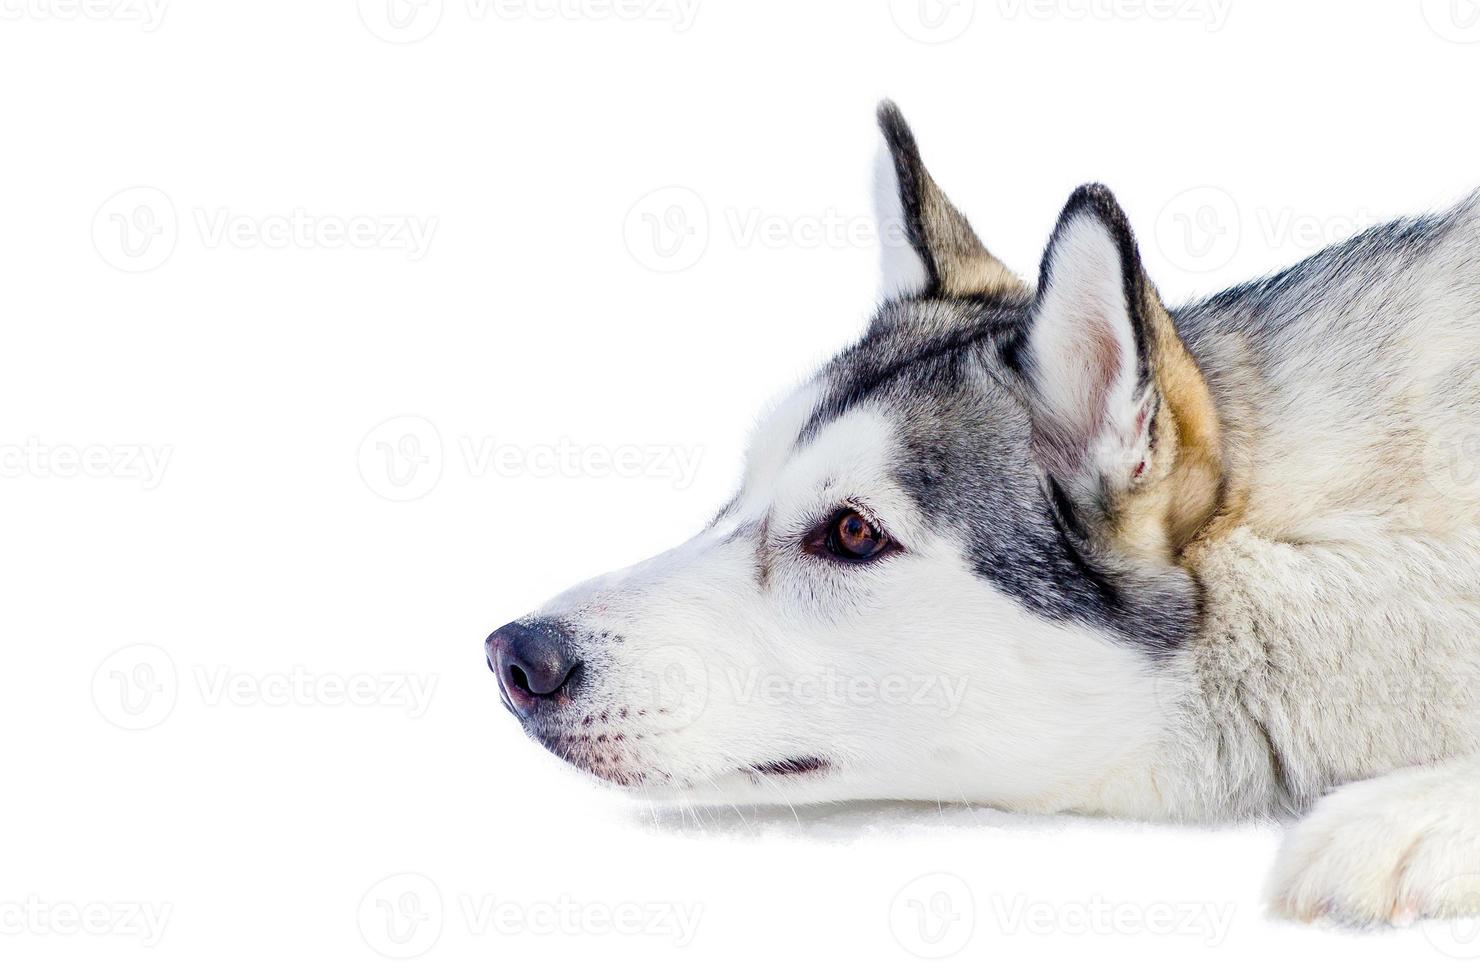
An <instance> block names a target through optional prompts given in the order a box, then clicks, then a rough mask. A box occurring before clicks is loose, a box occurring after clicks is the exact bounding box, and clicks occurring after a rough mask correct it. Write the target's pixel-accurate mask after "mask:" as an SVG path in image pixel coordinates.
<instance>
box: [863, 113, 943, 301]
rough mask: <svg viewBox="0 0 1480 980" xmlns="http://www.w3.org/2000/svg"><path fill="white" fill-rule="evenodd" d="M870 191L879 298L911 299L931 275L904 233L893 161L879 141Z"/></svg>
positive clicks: (882, 142) (887, 148)
mask: <svg viewBox="0 0 1480 980" xmlns="http://www.w3.org/2000/svg"><path fill="white" fill-rule="evenodd" d="M873 192H874V195H873V196H874V227H875V228H876V229H877V231H878V235H879V298H880V300H891V299H898V298H899V297H901V296H912V295H914V294H916V293H918V292H919V291H920V290H922V289H924V288H925V285H926V283H927V282H928V281H929V278H930V276H929V273H928V271H927V270H926V268H925V263H924V261H922V260H921V258H920V256H919V254H918V253H916V251H915V249H914V248H913V247H912V246H911V245H910V242H909V236H908V235H907V234H906V231H905V221H904V208H903V206H902V204H901V202H900V197H899V181H898V180H897V179H896V177H895V172H894V159H893V157H891V156H890V155H889V147H888V146H887V145H886V144H885V143H884V141H883V139H882V138H881V139H880V141H879V148H878V151H877V152H876V153H875V155H874V186H873Z"/></svg>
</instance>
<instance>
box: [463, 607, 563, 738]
mask: <svg viewBox="0 0 1480 980" xmlns="http://www.w3.org/2000/svg"><path fill="white" fill-rule="evenodd" d="M483 646H484V648H485V649H486V650H487V651H488V667H489V669H490V670H492V671H493V672H494V674H495V675H496V676H497V677H498V685H499V689H500V690H501V691H503V694H504V697H505V699H506V700H507V702H508V704H509V707H511V708H513V709H514V712H515V713H516V714H518V715H520V716H523V717H528V716H529V715H530V714H532V713H534V712H535V711H536V710H537V709H538V708H539V706H540V704H541V703H542V702H546V701H552V700H554V699H555V698H556V696H557V695H559V694H560V693H561V692H562V691H566V692H567V693H568V691H569V688H570V681H571V677H572V676H573V675H574V674H575V672H576V666H577V665H578V663H579V661H578V660H577V659H576V651H575V644H574V643H573V642H572V641H571V638H570V635H569V634H568V633H567V632H566V631H565V628H564V627H563V626H561V625H560V624H559V623H557V622H554V621H553V620H544V619H535V620H528V621H526V622H522V623H509V624H508V625H507V626H500V627H499V628H498V629H496V630H494V631H493V633H492V634H490V635H489V637H488V639H487V640H486V641H484V644H483Z"/></svg>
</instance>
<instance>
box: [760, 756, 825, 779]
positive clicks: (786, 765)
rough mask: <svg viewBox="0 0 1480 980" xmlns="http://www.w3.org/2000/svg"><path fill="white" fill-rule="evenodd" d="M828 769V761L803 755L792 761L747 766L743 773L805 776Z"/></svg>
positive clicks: (791, 759)
mask: <svg viewBox="0 0 1480 980" xmlns="http://www.w3.org/2000/svg"><path fill="white" fill-rule="evenodd" d="M828 767H829V763H828V761H827V760H826V759H822V758H819V757H817V756H815V755H802V756H795V757H793V758H790V759H777V760H775V761H773V762H762V763H759V764H757V765H753V766H747V767H745V769H743V770H742V771H743V772H748V773H751V774H753V775H757V776H804V775H807V774H808V773H820V772H825V771H826V770H827V769H828Z"/></svg>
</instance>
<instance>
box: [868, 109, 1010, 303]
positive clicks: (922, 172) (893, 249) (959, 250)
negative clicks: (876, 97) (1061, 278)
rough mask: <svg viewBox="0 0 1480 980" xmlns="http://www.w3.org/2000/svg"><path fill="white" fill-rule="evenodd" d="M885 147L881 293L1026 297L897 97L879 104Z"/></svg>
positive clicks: (880, 168) (880, 170) (879, 209)
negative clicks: (924, 150) (928, 157)
mask: <svg viewBox="0 0 1480 980" xmlns="http://www.w3.org/2000/svg"><path fill="white" fill-rule="evenodd" d="M879 131H880V132H881V133H882V134H883V137H884V147H883V151H882V152H881V153H880V155H879V159H878V162H877V173H876V174H875V202H874V205H875V206H874V210H875V212H876V213H875V217H876V220H877V223H878V231H879V238H880V243H881V245H882V247H883V254H882V263H883V269H882V271H883V274H884V282H883V290H882V291H883V294H884V298H886V299H894V298H897V297H900V296H956V297H965V296H1000V295H1011V296H1013V297H1015V298H1018V299H1027V298H1028V297H1029V296H1030V295H1031V294H1030V291H1029V289H1028V287H1027V285H1026V284H1025V283H1024V282H1023V281H1022V280H1021V279H1020V278H1018V277H1017V276H1016V275H1014V274H1013V272H1012V271H1011V270H1010V269H1008V268H1007V266H1005V265H1003V264H1002V263H1001V262H1000V261H998V260H997V258H996V257H995V256H993V255H992V253H990V252H988V251H987V249H986V246H984V245H983V244H982V243H981V239H979V238H977V237H976V233H975V232H973V231H972V230H971V225H970V224H969V223H968V222H967V220H966V218H965V217H964V216H963V215H962V214H961V212H960V211H958V210H956V206H955V205H954V204H952V203H951V202H950V199H949V198H947V197H946V196H945V194H944V193H942V192H941V189H940V188H939V187H937V186H936V184H935V181H934V180H933V179H932V178H931V176H930V172H929V171H928V170H926V169H925V164H924V163H923V162H922V161H921V159H920V148H919V147H918V146H916V145H915V136H914V134H913V133H911V132H910V127H909V125H908V124H907V123H906V122H905V121H904V115H903V114H902V113H900V111H899V107H898V106H896V105H895V104H894V103H893V102H888V101H885V102H881V103H879Z"/></svg>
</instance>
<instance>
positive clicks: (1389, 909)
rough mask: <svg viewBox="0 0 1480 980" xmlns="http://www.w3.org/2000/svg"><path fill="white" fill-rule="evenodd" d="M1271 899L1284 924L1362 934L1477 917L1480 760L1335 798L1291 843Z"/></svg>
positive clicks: (1356, 786) (1414, 772) (1398, 777)
mask: <svg viewBox="0 0 1480 980" xmlns="http://www.w3.org/2000/svg"><path fill="white" fill-rule="evenodd" d="M1268 897H1269V902H1270V906H1271V908H1272V909H1273V911H1274V912H1275V913H1276V914H1279V915H1283V916H1289V917H1292V918H1297V919H1303V920H1306V921H1311V920H1314V919H1329V920H1332V921H1336V922H1341V923H1344V924H1348V925H1358V926H1367V925H1375V924H1378V923H1393V924H1403V923H1408V922H1412V921H1413V920H1415V919H1421V918H1460V917H1469V916H1480V758H1476V757H1468V758H1463V759H1456V760H1451V761H1448V762H1442V763H1436V764H1434V765H1428V766H1418V767H1415V768H1411V769H1400V770H1397V771H1395V772H1392V773H1389V774H1387V775H1385V776H1379V777H1377V778H1375V779H1369V780H1365V781H1363V782H1359V783H1352V784H1350V785H1347V786H1344V787H1342V788H1340V789H1338V790H1336V791H1335V792H1333V793H1331V794H1330V795H1329V796H1327V797H1326V798H1325V799H1323V800H1321V802H1320V803H1318V804H1317V805H1316V807H1315V808H1314V809H1313V810H1312V811H1311V812H1310V814H1309V815H1307V816H1306V817H1305V818H1304V819H1303V820H1301V821H1300V822H1299V823H1298V824H1296V825H1295V827H1294V828H1293V829H1292V830H1291V831H1290V832H1289V834H1288V835H1287V836H1286V838H1285V842H1284V845H1283V846H1282V847H1281V849H1280V855H1279V859H1278V861H1276V863H1275V868H1274V873H1273V874H1272V875H1271V877H1270V881H1269V887H1268Z"/></svg>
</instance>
